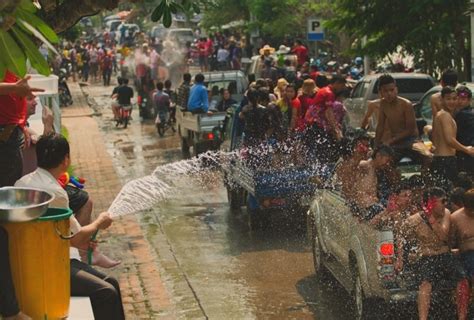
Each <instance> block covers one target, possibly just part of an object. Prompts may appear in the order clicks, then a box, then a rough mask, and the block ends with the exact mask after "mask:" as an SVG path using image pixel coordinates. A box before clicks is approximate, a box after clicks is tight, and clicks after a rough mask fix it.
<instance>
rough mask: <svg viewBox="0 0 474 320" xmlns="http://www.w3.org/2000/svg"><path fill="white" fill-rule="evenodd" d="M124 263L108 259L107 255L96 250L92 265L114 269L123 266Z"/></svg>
mask: <svg viewBox="0 0 474 320" xmlns="http://www.w3.org/2000/svg"><path fill="white" fill-rule="evenodd" d="M121 263H122V261H120V260H113V259H111V258H109V257H107V256H106V255H105V254H103V253H101V252H99V251H98V250H94V252H93V253H92V265H93V266H98V267H102V268H106V269H109V268H113V267H116V266H118V265H119V264H121Z"/></svg>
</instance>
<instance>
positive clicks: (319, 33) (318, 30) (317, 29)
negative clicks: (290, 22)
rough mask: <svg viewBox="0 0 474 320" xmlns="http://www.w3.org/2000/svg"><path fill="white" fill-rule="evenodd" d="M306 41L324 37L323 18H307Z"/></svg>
mask: <svg viewBox="0 0 474 320" xmlns="http://www.w3.org/2000/svg"><path fill="white" fill-rule="evenodd" d="M307 25H308V41H319V40H323V39H324V29H323V20H322V19H320V18H308V22H307Z"/></svg>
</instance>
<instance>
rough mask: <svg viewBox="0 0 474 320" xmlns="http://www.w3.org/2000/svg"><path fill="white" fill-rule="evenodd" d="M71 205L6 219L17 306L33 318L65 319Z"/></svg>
mask: <svg viewBox="0 0 474 320" xmlns="http://www.w3.org/2000/svg"><path fill="white" fill-rule="evenodd" d="M71 215H72V211H71V210H70V209H55V208H54V209H53V208H50V209H48V211H46V213H45V214H44V215H43V216H41V217H40V218H38V219H36V220H33V221H30V222H21V223H5V224H3V227H4V228H5V229H6V230H7V232H8V237H9V241H8V242H9V250H10V265H11V269H12V276H13V283H14V285H15V291H16V296H17V299H18V302H19V304H20V309H21V310H22V311H23V312H24V313H26V314H27V315H29V316H30V317H32V318H33V319H35V320H36V319H41V320H43V319H48V320H49V319H65V318H67V316H68V313H69V300H70V296H71V289H70V288H71V285H70V277H71V276H70V265H69V240H68V239H67V236H68V235H69V234H70V231H69V217H70V216H71Z"/></svg>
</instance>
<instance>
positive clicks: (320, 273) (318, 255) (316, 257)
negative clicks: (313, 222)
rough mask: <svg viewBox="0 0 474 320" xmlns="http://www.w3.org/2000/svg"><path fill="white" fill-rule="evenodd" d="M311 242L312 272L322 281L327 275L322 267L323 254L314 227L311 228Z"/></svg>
mask: <svg viewBox="0 0 474 320" xmlns="http://www.w3.org/2000/svg"><path fill="white" fill-rule="evenodd" d="M311 242H312V247H313V265H314V271H315V273H316V276H317V277H318V278H319V279H322V278H324V276H325V275H326V274H327V269H326V267H325V266H324V253H323V251H322V248H321V243H320V242H319V236H318V232H317V231H316V228H314V227H313V240H312V241H311Z"/></svg>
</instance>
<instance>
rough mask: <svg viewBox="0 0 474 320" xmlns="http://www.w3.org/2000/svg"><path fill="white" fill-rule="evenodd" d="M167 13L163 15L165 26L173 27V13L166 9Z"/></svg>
mask: <svg viewBox="0 0 474 320" xmlns="http://www.w3.org/2000/svg"><path fill="white" fill-rule="evenodd" d="M164 11H165V12H164V13H163V25H164V26H165V27H166V28H169V27H171V23H172V19H171V11H170V9H169V8H165V10H164Z"/></svg>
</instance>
